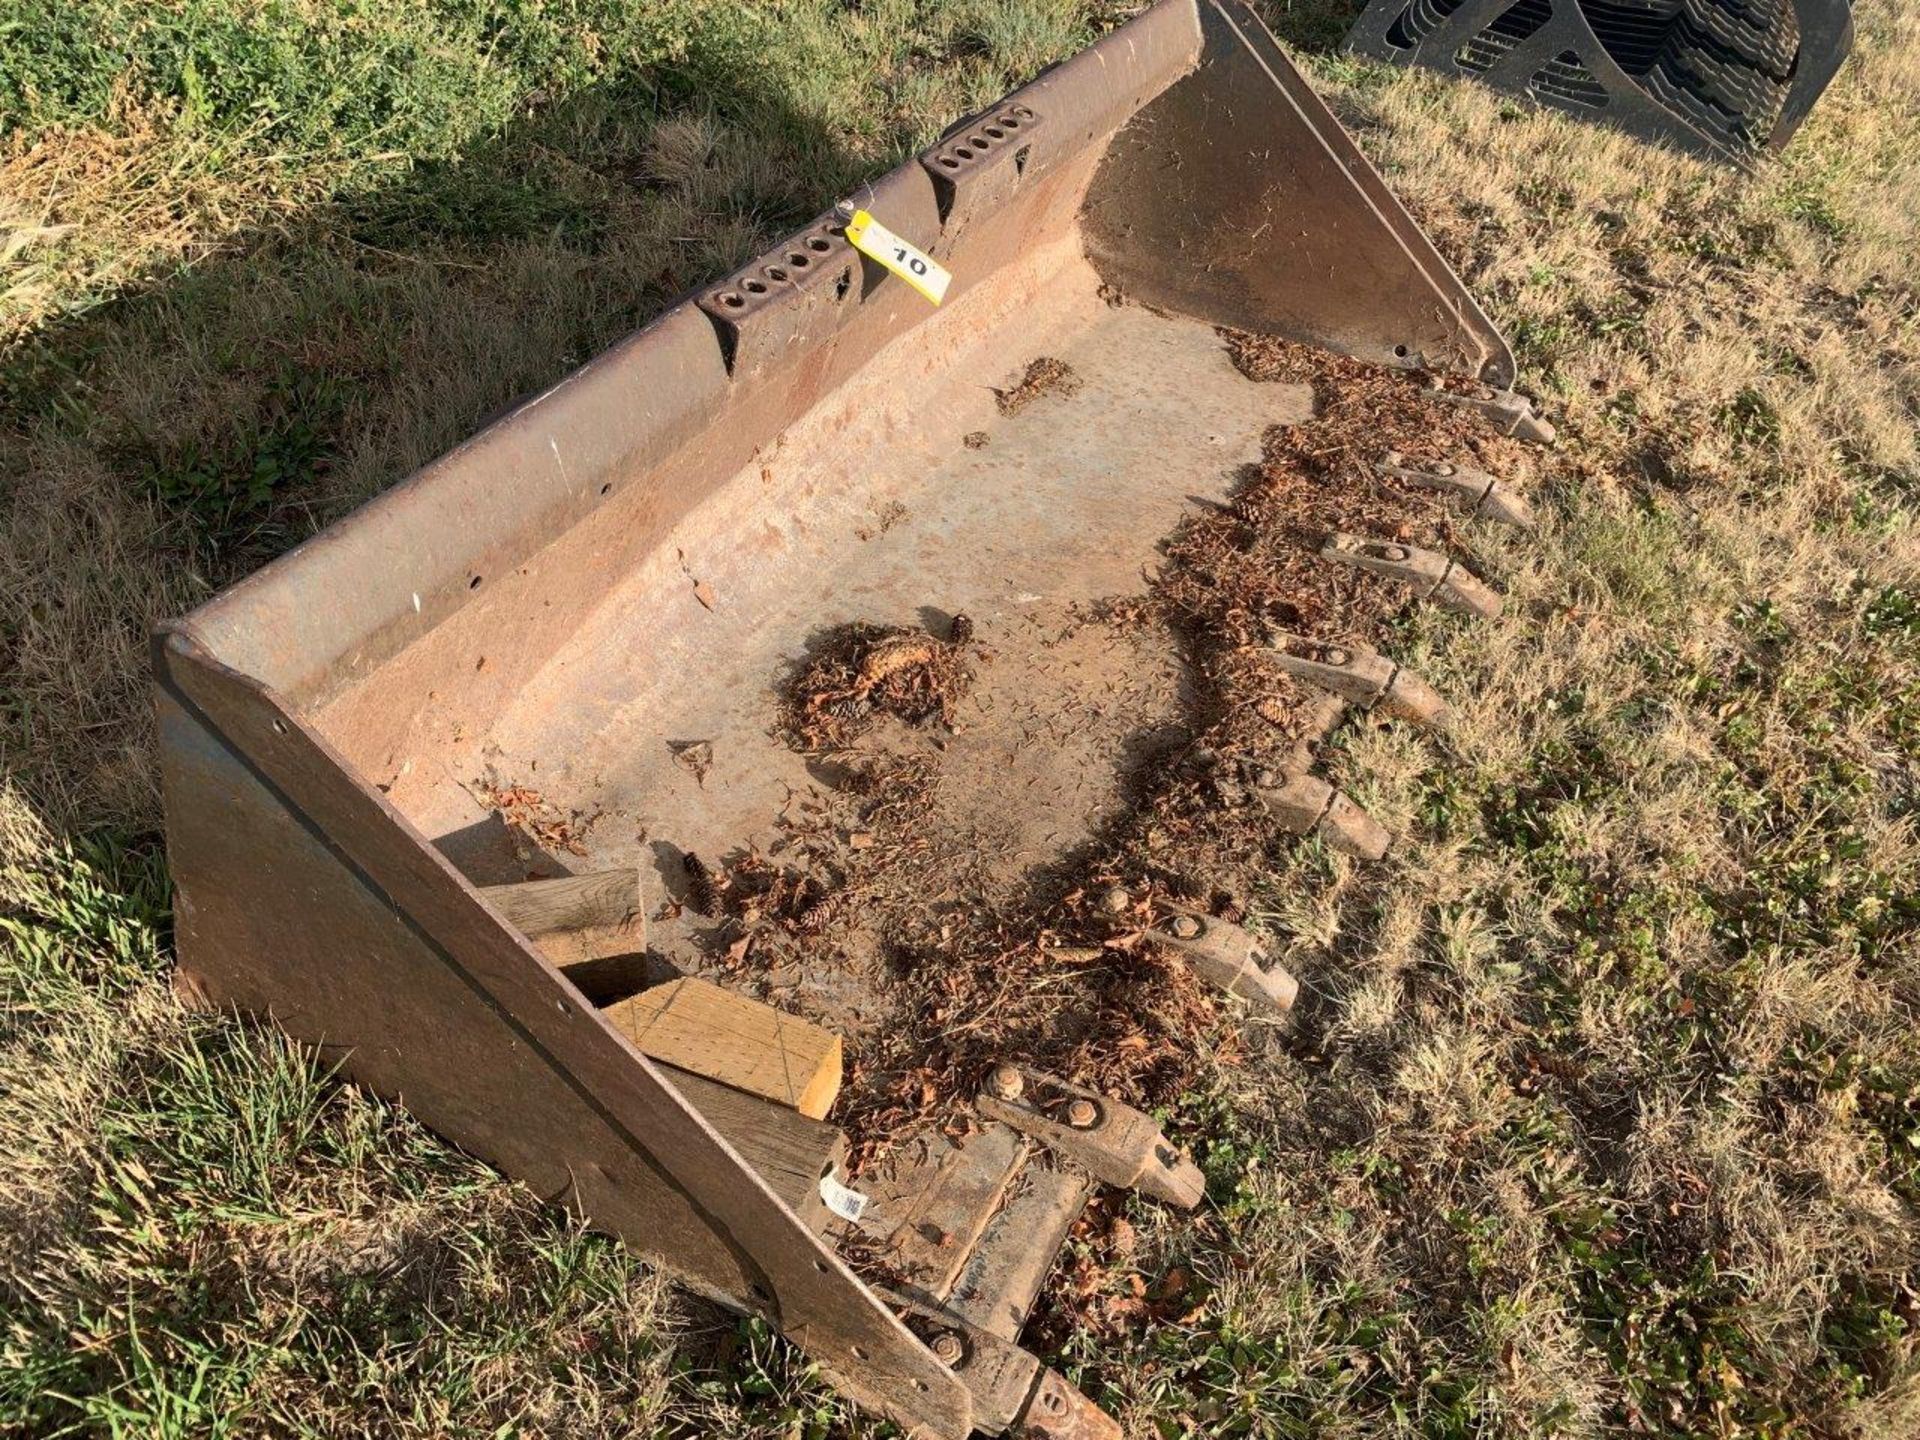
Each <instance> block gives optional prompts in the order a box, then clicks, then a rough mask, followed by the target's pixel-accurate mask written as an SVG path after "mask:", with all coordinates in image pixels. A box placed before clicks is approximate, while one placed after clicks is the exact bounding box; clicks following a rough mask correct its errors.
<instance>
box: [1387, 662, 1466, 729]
mask: <svg viewBox="0 0 1920 1440" xmlns="http://www.w3.org/2000/svg"><path fill="white" fill-rule="evenodd" d="M1374 708H1375V709H1376V710H1384V711H1385V712H1386V713H1387V714H1389V715H1391V716H1393V717H1394V719H1396V720H1405V721H1407V722H1408V723H1409V724H1412V725H1427V726H1431V727H1432V728H1434V729H1436V730H1443V729H1445V728H1446V727H1447V726H1448V725H1451V724H1452V723H1453V707H1452V706H1451V705H1449V704H1447V702H1446V701H1445V700H1444V699H1442V698H1441V696H1440V692H1439V691H1438V690H1436V689H1434V688H1433V686H1431V685H1429V684H1428V683H1427V682H1426V681H1425V680H1424V679H1422V678H1421V677H1420V676H1419V675H1416V674H1415V673H1414V672H1413V671H1411V670H1409V669H1407V667H1406V666H1404V665H1400V666H1396V667H1395V668H1394V672H1393V680H1392V682H1391V683H1390V684H1388V686H1387V691H1386V694H1384V695H1382V696H1381V697H1380V699H1379V700H1378V701H1377V702H1375V705H1374Z"/></svg>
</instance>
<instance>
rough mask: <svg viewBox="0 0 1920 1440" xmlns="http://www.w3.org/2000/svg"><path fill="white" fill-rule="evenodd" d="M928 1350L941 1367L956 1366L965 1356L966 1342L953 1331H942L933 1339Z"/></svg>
mask: <svg viewBox="0 0 1920 1440" xmlns="http://www.w3.org/2000/svg"><path fill="white" fill-rule="evenodd" d="M928 1348H929V1349H930V1350H932V1351H933V1354H934V1358H935V1359H937V1360H938V1361H939V1362H940V1363H941V1364H942V1365H949V1366H951V1365H958V1364H959V1363H960V1362H961V1361H962V1360H964V1359H965V1358H966V1355H967V1346H966V1342H965V1341H964V1340H962V1339H961V1338H960V1336H959V1333H958V1332H956V1331H953V1330H942V1331H941V1332H940V1333H939V1334H938V1335H936V1336H934V1337H933V1339H932V1341H931V1342H930V1343H929V1345H928Z"/></svg>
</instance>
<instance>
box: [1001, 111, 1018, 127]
mask: <svg viewBox="0 0 1920 1440" xmlns="http://www.w3.org/2000/svg"><path fill="white" fill-rule="evenodd" d="M1000 123H1001V124H1002V125H1003V126H1005V127H1006V128H1007V129H1009V130H1018V129H1019V128H1020V117H1019V116H1018V115H1002V116H1001V117H1000Z"/></svg>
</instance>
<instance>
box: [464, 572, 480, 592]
mask: <svg viewBox="0 0 1920 1440" xmlns="http://www.w3.org/2000/svg"><path fill="white" fill-rule="evenodd" d="M467 588H468V589H469V590H478V589H479V588H480V577H479V576H478V575H476V576H474V577H473V578H472V579H471V580H469V581H467Z"/></svg>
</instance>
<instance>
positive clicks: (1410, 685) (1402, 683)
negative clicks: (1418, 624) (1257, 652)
mask: <svg viewBox="0 0 1920 1440" xmlns="http://www.w3.org/2000/svg"><path fill="white" fill-rule="evenodd" d="M1267 643H1268V644H1269V645H1270V646H1271V647H1272V650H1273V658H1274V663H1275V664H1277V665H1278V666H1279V667H1280V668H1281V669H1282V670H1284V671H1286V672H1287V673H1288V674H1289V675H1293V676H1296V677H1298V678H1299V679H1301V680H1305V681H1306V682H1307V683H1308V684H1310V685H1318V686H1319V687H1320V688H1321V689H1323V690H1328V691H1331V692H1332V693H1333V694H1335V695H1339V696H1341V697H1342V698H1343V699H1346V700H1349V701H1351V702H1352V703H1353V704H1355V705H1358V706H1359V707H1360V708H1361V709H1363V710H1370V709H1378V710H1383V711H1385V712H1386V713H1387V714H1389V715H1391V716H1393V717H1394V718H1395V719H1399V720H1407V721H1410V722H1412V723H1413V724H1415V725H1433V726H1442V725H1445V724H1446V723H1447V722H1448V721H1449V720H1451V719H1452V718H1453V712H1452V710H1451V709H1449V708H1448V706H1447V702H1446V701H1445V700H1443V699H1441V698H1440V693H1439V692H1438V691H1437V690H1435V689H1434V688H1433V687H1432V686H1431V685H1429V684H1428V683H1427V682H1426V681H1425V680H1422V679H1421V678H1420V677H1419V676H1418V675H1416V674H1414V673H1413V672H1412V671H1411V670H1408V669H1407V668H1406V667H1405V666H1403V665H1396V664H1394V663H1393V661H1391V660H1389V659H1387V658H1386V657H1385V656H1384V655H1380V654H1378V653H1376V652H1375V651H1372V650H1362V649H1357V648H1354V647H1350V646H1346V645H1335V644H1330V643H1327V642H1325V641H1320V640H1310V639H1308V638H1307V637H1306V636H1304V635H1293V634H1289V633H1288V632H1286V631H1284V630H1270V631H1268V632H1267Z"/></svg>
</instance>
